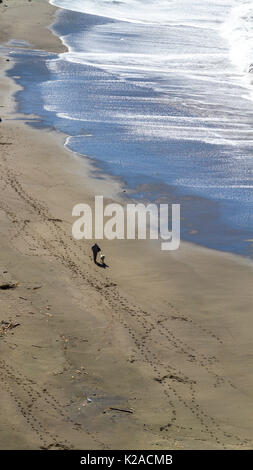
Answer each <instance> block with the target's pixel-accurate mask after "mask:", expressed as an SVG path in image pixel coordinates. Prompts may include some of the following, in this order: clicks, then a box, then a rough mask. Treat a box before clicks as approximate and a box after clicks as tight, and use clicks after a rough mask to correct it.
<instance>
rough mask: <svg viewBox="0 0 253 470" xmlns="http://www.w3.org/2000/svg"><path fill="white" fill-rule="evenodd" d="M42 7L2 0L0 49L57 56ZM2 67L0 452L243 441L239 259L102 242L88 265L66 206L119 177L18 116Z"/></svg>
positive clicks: (250, 322)
mask: <svg viewBox="0 0 253 470" xmlns="http://www.w3.org/2000/svg"><path fill="white" fill-rule="evenodd" d="M55 12H56V9H55V8H53V7H52V6H51V5H49V4H48V2H47V1H46V0H37V1H35V0H32V1H28V0H5V1H4V3H1V4H0V42H1V44H2V45H4V44H6V43H7V42H8V41H10V40H12V39H15V40H19V41H27V42H29V44H31V48H36V49H42V50H46V51H50V52H55V53H60V52H63V51H64V46H63V45H62V44H61V42H60V40H59V39H58V38H57V37H56V36H55V35H53V34H52V33H51V32H50V30H49V29H48V26H49V25H50V24H52V23H53V21H54V15H55ZM7 59H8V62H7ZM11 65H12V62H11V58H8V57H7V56H6V55H4V53H2V54H1V56H0V74H1V83H0V117H1V119H2V121H1V122H0V131H1V132H0V221H1V223H0V382H1V401H0V421H1V427H0V449H154V450H158V449H252V441H253V438H252V430H253V415H252V413H251V404H252V398H253V372H252V357H253V349H252V331H253V319H252V307H253V298H252V263H251V261H249V260H247V259H244V258H240V257H239V256H238V257H237V256H235V255H230V254H225V253H221V252H216V251H212V250H208V249H205V248H201V247H198V246H194V245H191V244H188V243H182V246H181V248H180V250H179V251H176V252H165V253H162V252H161V251H160V245H159V244H156V243H151V242H145V241H122V240H117V241H111V242H110V241H103V242H101V243H99V244H101V246H102V249H103V251H104V252H105V253H106V260H107V263H108V265H109V268H108V269H106V270H104V269H101V268H99V267H98V266H96V265H95V264H94V263H93V260H92V256H91V254H92V253H91V245H92V243H91V242H90V241H75V240H74V239H73V237H72V233H71V229H72V223H73V218H72V208H73V206H74V205H75V204H77V203H80V202H84V203H87V202H88V203H89V204H91V205H92V204H93V201H94V196H95V195H96V194H103V195H104V197H105V198H106V199H107V200H108V201H109V200H110V201H111V200H116V199H117V200H121V196H120V195H122V188H121V186H120V183H119V182H118V181H117V180H114V179H112V178H110V177H108V176H106V175H104V176H103V178H101V177H100V178H95V177H92V175H91V173H92V169H93V167H92V163H91V162H90V161H89V160H85V159H81V158H80V157H78V156H77V155H75V154H73V153H71V152H69V151H67V150H66V149H64V146H63V144H64V136H63V135H60V134H58V133H56V132H54V131H52V130H47V129H44V130H37V129H33V128H31V127H29V126H28V125H27V124H26V122H27V121H28V118H27V117H24V116H22V115H21V114H18V113H17V110H16V103H15V92H16V91H17V86H16V85H15V84H14V83H13V81H12V80H10V79H9V78H7V77H6V75H5V72H6V70H7V68H9V67H11ZM32 117H33V116H31V118H32ZM100 176H101V175H100ZM122 200H123V199H122Z"/></svg>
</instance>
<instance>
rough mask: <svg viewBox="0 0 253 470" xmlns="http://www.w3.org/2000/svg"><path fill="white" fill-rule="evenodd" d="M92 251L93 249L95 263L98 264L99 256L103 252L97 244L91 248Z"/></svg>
mask: <svg viewBox="0 0 253 470" xmlns="http://www.w3.org/2000/svg"><path fill="white" fill-rule="evenodd" d="M91 249H92V252H93V259H94V263H95V264H97V255H98V253H99V252H100V251H101V249H100V248H99V246H98V245H97V244H96V243H95V245H93V246H92V247H91Z"/></svg>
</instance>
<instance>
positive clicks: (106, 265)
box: [95, 261, 109, 269]
mask: <svg viewBox="0 0 253 470" xmlns="http://www.w3.org/2000/svg"><path fill="white" fill-rule="evenodd" d="M95 264H96V265H97V266H98V267H99V268H103V269H106V268H109V266H108V264H106V263H99V262H98V261H95Z"/></svg>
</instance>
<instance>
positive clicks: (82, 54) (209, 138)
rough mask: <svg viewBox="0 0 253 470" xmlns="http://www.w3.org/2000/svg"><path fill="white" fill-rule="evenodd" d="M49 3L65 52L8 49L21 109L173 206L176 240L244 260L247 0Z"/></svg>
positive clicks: (251, 144) (251, 134)
mask: <svg viewBox="0 0 253 470" xmlns="http://www.w3.org/2000/svg"><path fill="white" fill-rule="evenodd" d="M50 3H52V4H54V5H56V6H58V7H60V8H61V9H62V10H61V13H60V14H59V16H58V18H57V21H56V24H55V25H54V26H53V30H54V32H55V34H57V35H59V36H60V37H61V39H62V41H63V42H64V44H65V45H66V46H67V47H68V52H66V53H63V54H60V55H59V56H58V55H56V54H46V53H41V52H39V51H30V52H28V51H24V50H21V49H20V50H14V51H12V52H11V53H12V55H13V56H14V57H15V60H16V65H15V67H14V68H13V69H12V71H11V72H10V73H11V74H12V76H19V77H20V78H18V79H17V80H18V81H19V83H20V84H21V85H22V86H23V90H22V91H20V92H19V93H18V99H19V103H20V107H21V109H22V111H23V112H25V113H28V114H29V113H36V114H37V115H38V116H41V120H42V124H43V125H48V126H52V127H54V128H57V129H58V130H60V131H63V132H65V133H67V135H68V136H69V137H68V139H67V142H66V145H67V146H68V147H69V148H70V149H71V150H74V151H76V152H78V153H80V154H81V155H88V156H89V157H90V158H92V159H93V160H94V161H95V162H96V164H97V166H98V167H101V168H103V170H104V171H107V172H108V173H112V174H113V175H115V176H117V177H120V178H122V179H123V180H124V181H125V184H126V185H127V186H128V187H130V188H131V189H132V191H133V193H134V195H135V197H136V198H139V199H145V200H146V199H148V200H152V201H162V202H165V201H167V202H170V201H171V202H178V203H180V204H181V209H182V236H183V238H184V239H186V240H189V241H192V242H195V243H199V244H201V245H204V246H208V247H211V248H216V249H219V250H224V251H231V252H234V253H239V254H242V255H245V256H252V252H253V250H252V247H253V241H252V239H253V236H252V228H253V211H252V207H253V197H252V188H253V179H252V168H253V126H252V123H253V85H252V83H251V81H252V73H253V65H252V64H253V3H252V1H248V0H236V1H235V0H145V1H144V0H122V1H115V0H92V1H91V0H71V1H70V0H51V1H50Z"/></svg>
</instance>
